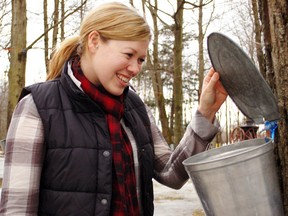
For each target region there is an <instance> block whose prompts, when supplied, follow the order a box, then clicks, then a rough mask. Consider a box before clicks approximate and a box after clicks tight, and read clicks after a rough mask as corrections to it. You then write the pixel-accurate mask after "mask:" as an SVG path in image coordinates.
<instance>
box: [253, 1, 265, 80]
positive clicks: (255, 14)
mask: <svg viewBox="0 0 288 216" xmlns="http://www.w3.org/2000/svg"><path fill="white" fill-rule="evenodd" d="M252 10H253V18H254V31H255V44H256V54H257V60H258V65H259V71H260V73H261V74H262V76H263V77H265V76H266V70H265V62H264V53H263V49H262V48H263V46H262V43H261V25H260V20H259V16H258V3H257V0H252Z"/></svg>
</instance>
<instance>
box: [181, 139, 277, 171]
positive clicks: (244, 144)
mask: <svg viewBox="0 0 288 216" xmlns="http://www.w3.org/2000/svg"><path fill="white" fill-rule="evenodd" d="M251 141H253V144H254V145H251ZM249 144H250V145H249ZM271 144H272V140H271V139H264V138H257V139H252V140H251V139H250V140H244V141H241V142H238V143H234V144H230V145H227V146H222V147H219V148H215V149H210V150H207V151H204V152H201V153H198V154H196V155H193V156H190V157H189V158H187V159H185V160H184V161H183V162H182V164H183V165H184V166H185V168H186V169H189V168H191V167H195V166H200V167H201V166H206V165H209V164H213V167H218V166H217V163H221V162H222V161H225V160H229V159H235V158H237V159H239V160H237V161H234V162H233V163H237V162H240V161H241V160H243V158H240V157H241V156H243V155H244V154H246V155H249V158H246V159H250V158H253V157H255V156H257V155H260V154H259V151H258V150H259V149H261V148H262V149H261V152H260V153H261V154H264V153H265V152H268V151H270V150H272V149H273V146H272V145H271ZM269 145H271V147H270V146H269ZM239 146H240V149H242V151H238V152H237V151H236V153H234V154H233V155H226V156H225V155H224V156H222V157H218V158H217V157H214V158H212V159H211V160H207V157H210V158H211V156H212V154H213V153H216V154H217V153H218V154H221V153H222V154H223V153H225V150H227V149H228V150H229V149H231V150H236V149H237V147H239ZM231 152H232V151H231ZM216 154H215V155H216ZM203 158H204V160H203ZM205 158H206V159H205ZM191 161H192V162H191ZM228 164H232V163H228ZM228 164H227V165H228ZM222 165H223V164H222ZM199 169H200V168H199Z"/></svg>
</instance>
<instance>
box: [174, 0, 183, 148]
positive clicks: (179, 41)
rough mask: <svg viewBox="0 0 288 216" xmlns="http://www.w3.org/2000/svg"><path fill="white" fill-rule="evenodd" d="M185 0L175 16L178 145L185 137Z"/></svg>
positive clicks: (175, 130) (175, 87) (178, 4)
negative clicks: (183, 84)
mask: <svg viewBox="0 0 288 216" xmlns="http://www.w3.org/2000/svg"><path fill="white" fill-rule="evenodd" d="M183 5H184V1H183V0H177V11H176V13H175V16H174V18H175V19H174V20H175V25H174V31H173V32H174V37H175V39H174V47H173V49H174V82H173V96H174V100H173V101H174V115H175V118H174V119H175V127H174V141H175V142H174V143H176V144H178V143H179V141H180V140H181V138H182V135H183V127H182V125H183V111H182V103H183V93H182V91H183V90H182V49H183Z"/></svg>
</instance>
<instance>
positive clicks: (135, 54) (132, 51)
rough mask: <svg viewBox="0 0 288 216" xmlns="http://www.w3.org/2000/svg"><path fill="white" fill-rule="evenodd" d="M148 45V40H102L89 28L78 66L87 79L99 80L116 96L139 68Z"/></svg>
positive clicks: (96, 83)
mask: <svg viewBox="0 0 288 216" xmlns="http://www.w3.org/2000/svg"><path fill="white" fill-rule="evenodd" d="M148 46H149V40H144V41H120V40H107V41H105V42H104V41H103V40H101V39H100V36H99V34H98V33H97V32H92V33H91V34H90V37H89V40H88V47H87V49H86V52H85V54H84V55H83V56H82V57H81V68H82V70H83V73H84V74H85V76H86V77H87V79H88V80H89V81H90V82H92V83H93V84H95V85H99V84H101V85H102V86H103V87H104V88H105V89H106V91H108V92H109V93H110V94H113V95H116V96H119V95H121V94H122V93H123V91H124V89H125V88H126V87H127V86H128V85H129V81H130V80H131V79H132V78H133V77H135V76H136V75H137V74H138V73H139V72H140V71H141V69H142V65H143V63H144V61H145V59H146V53H147V50H148Z"/></svg>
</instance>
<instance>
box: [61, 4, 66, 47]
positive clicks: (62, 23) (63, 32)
mask: <svg viewBox="0 0 288 216" xmlns="http://www.w3.org/2000/svg"><path fill="white" fill-rule="evenodd" d="M64 17H65V0H61V20H63V21H62V22H61V24H60V29H61V36H60V41H61V42H62V41H63V40H64V39H65V20H64Z"/></svg>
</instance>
